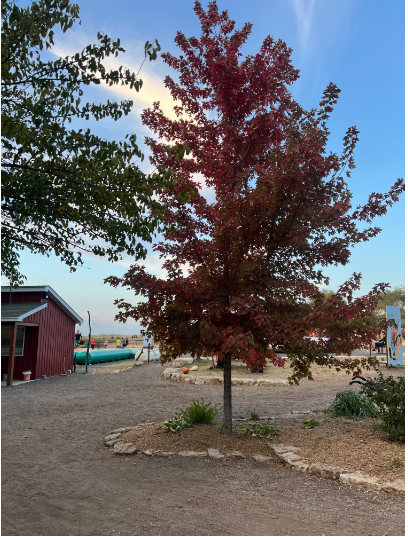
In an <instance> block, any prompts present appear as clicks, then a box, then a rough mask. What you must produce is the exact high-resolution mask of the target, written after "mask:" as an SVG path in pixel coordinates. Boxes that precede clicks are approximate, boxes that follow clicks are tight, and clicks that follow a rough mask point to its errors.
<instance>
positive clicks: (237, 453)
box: [225, 451, 247, 459]
mask: <svg viewBox="0 0 408 537" xmlns="http://www.w3.org/2000/svg"><path fill="white" fill-rule="evenodd" d="M225 456H226V457H231V458H233V459H246V458H247V457H246V455H244V454H243V453H241V452H240V451H231V453H226V454H225Z"/></svg>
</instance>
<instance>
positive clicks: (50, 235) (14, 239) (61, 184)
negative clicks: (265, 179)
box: [1, 0, 170, 284]
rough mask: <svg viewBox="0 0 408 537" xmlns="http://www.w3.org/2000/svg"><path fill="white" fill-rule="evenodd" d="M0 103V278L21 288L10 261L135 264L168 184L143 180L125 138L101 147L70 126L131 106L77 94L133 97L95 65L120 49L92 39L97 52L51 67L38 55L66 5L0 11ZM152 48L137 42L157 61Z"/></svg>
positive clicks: (110, 72) (115, 73) (122, 78)
mask: <svg viewBox="0 0 408 537" xmlns="http://www.w3.org/2000/svg"><path fill="white" fill-rule="evenodd" d="M1 16H2V36H1V40H2V41H1V44H2V47H1V78H2V80H1V97H2V111H1V121H2V231H3V241H2V259H3V267H2V272H3V274H4V275H5V276H6V277H7V278H8V279H10V280H11V281H12V282H13V283H14V284H21V283H22V282H23V280H24V276H23V274H21V272H20V262H19V252H20V251H21V250H24V249H28V250H30V251H31V252H33V253H38V254H42V255H47V256H49V255H50V254H51V253H54V254H56V255H57V256H60V258H61V260H62V261H63V262H65V263H66V264H68V265H70V266H71V270H75V267H76V266H77V265H79V264H81V263H82V261H81V254H82V253H83V252H91V253H93V254H94V255H98V256H107V257H108V260H109V261H113V262H115V261H118V259H119V258H120V255H121V253H123V252H126V253H127V254H129V255H132V256H135V257H136V258H141V257H144V256H145V254H146V250H145V248H144V247H143V245H142V243H141V242H140V241H139V240H136V238H138V239H141V240H143V241H148V242H151V240H152V232H153V231H154V229H155V228H156V226H157V224H158V221H159V219H160V215H161V213H162V211H163V210H164V209H162V208H160V207H159V206H158V205H157V204H156V203H155V202H154V201H153V199H152V196H153V194H154V193H157V192H159V191H161V189H162V188H163V187H165V186H167V185H168V182H169V179H170V177H169V174H168V173H167V172H165V171H164V170H159V169H158V170H157V172H155V173H154V174H151V175H146V174H144V173H142V172H141V170H140V169H139V167H138V166H137V164H136V162H135V159H140V160H143V154H142V152H141V151H140V149H139V148H138V146H137V144H136V136H135V135H134V134H131V135H128V136H126V138H125V140H123V141H119V142H117V141H108V140H105V139H102V138H100V137H98V136H96V135H95V134H93V133H92V132H91V130H90V129H89V128H79V129H74V128H70V124H71V122H72V121H73V120H76V124H77V123H78V120H79V121H81V120H83V121H86V120H89V119H91V118H93V119H95V120H96V121H99V120H102V119H104V118H111V119H113V120H115V121H116V120H118V119H120V118H122V117H123V116H126V115H128V114H129V112H130V111H131V108H132V105H133V101H132V100H124V101H121V102H116V101H111V100H108V101H106V102H105V103H89V102H83V96H84V90H85V88H86V87H87V86H91V85H99V84H101V83H104V84H107V85H108V86H112V85H122V86H127V87H128V88H130V89H134V90H135V91H139V90H140V89H141V87H142V80H140V79H139V78H138V76H137V74H136V73H134V72H132V71H130V70H129V69H127V68H125V67H123V66H120V67H118V68H117V69H107V68H106V66H105V64H104V60H105V59H106V58H109V57H117V56H118V54H119V53H122V52H125V50H124V49H123V47H121V44H120V39H119V38H117V39H111V38H110V37H109V36H107V35H105V34H103V33H98V35H97V38H98V43H97V44H90V45H88V46H86V47H85V48H84V49H83V50H82V51H81V52H77V53H75V54H74V55H72V56H66V57H65V58H63V57H60V58H58V59H56V60H44V59H43V56H44V54H43V53H42V51H44V50H47V49H50V48H52V46H53V45H54V28H55V27H58V28H60V29H61V30H62V31H63V32H66V31H67V30H68V29H69V28H71V27H72V25H73V24H74V22H76V21H78V20H79V8H78V6H77V5H76V4H71V3H70V2H69V1H68V0H36V1H34V2H32V3H31V4H30V5H29V6H28V7H20V6H19V5H18V4H17V3H16V1H15V0H5V1H4V2H2V7H1ZM159 50H160V45H159V44H158V42H157V41H156V42H155V44H153V43H150V42H147V43H146V45H145V57H149V59H150V60H154V59H156V58H157V52H158V51H159Z"/></svg>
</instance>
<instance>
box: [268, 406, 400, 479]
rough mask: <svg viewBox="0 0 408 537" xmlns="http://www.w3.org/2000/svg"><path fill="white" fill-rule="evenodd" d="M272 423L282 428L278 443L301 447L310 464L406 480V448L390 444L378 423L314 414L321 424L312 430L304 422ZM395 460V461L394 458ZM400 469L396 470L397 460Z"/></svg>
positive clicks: (301, 453)
mask: <svg viewBox="0 0 408 537" xmlns="http://www.w3.org/2000/svg"><path fill="white" fill-rule="evenodd" d="M305 419H309V416H303V417H299V418H294V419H289V420H288V419H286V420H273V424H274V426H275V428H276V429H280V430H281V433H280V435H279V437H278V438H279V440H276V441H277V442H282V443H285V444H294V445H297V446H299V447H300V448H301V452H300V455H301V457H302V458H303V459H305V460H306V461H307V462H310V463H312V462H322V463H325V464H329V465H332V466H338V467H340V468H344V469H345V470H349V471H350V472H355V471H360V472H362V473H363V474H365V475H368V476H372V477H379V478H380V479H381V480H384V481H387V480H390V481H393V480H395V479H405V468H404V461H405V445H404V444H398V443H397V442H390V441H389V439H388V435H387V434H386V433H384V432H383V431H380V430H379V429H378V421H376V420H351V419H348V418H332V417H330V416H329V415H328V414H325V413H318V414H316V413H314V414H313V419H316V420H317V421H318V422H319V425H318V426H317V427H314V428H313V429H304V428H303V420H305ZM394 458H395V459H394ZM398 459H399V461H400V462H401V467H400V468H397V467H396V464H398V462H397V460H398Z"/></svg>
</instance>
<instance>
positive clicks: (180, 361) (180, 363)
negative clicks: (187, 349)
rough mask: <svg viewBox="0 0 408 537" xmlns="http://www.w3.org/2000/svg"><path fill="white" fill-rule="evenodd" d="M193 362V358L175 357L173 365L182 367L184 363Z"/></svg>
mask: <svg viewBox="0 0 408 537" xmlns="http://www.w3.org/2000/svg"><path fill="white" fill-rule="evenodd" d="M193 362H194V359H193V358H176V359H175V360H174V362H173V364H172V365H173V367H183V366H185V365H190V364H192V363H193Z"/></svg>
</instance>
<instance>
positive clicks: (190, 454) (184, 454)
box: [178, 451, 208, 457]
mask: <svg viewBox="0 0 408 537" xmlns="http://www.w3.org/2000/svg"><path fill="white" fill-rule="evenodd" d="M178 454H179V455H180V456H181V457H207V456H208V453H207V452H206V451H179V452H178Z"/></svg>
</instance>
